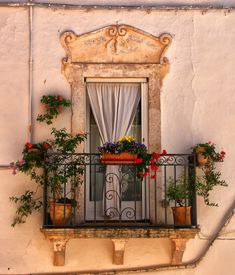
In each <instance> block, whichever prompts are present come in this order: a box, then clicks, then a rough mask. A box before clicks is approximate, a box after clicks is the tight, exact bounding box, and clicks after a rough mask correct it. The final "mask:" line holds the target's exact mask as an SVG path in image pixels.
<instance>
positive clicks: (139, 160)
mask: <svg viewBox="0 0 235 275" xmlns="http://www.w3.org/2000/svg"><path fill="white" fill-rule="evenodd" d="M142 162H143V159H142V158H137V159H135V163H137V164H138V163H142Z"/></svg>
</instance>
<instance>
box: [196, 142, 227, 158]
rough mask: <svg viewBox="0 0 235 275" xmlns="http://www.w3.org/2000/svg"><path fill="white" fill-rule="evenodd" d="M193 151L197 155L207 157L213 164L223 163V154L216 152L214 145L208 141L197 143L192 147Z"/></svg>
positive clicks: (222, 152)
mask: <svg viewBox="0 0 235 275" xmlns="http://www.w3.org/2000/svg"><path fill="white" fill-rule="evenodd" d="M192 149H193V151H194V152H195V153H197V154H202V155H203V156H205V157H209V158H210V159H212V160H213V161H214V162H218V161H223V160H224V157H225V152H224V151H221V152H218V151H217V150H216V145H215V143H212V142H211V141H208V142H206V143H198V144H196V145H195V146H194V147H192Z"/></svg>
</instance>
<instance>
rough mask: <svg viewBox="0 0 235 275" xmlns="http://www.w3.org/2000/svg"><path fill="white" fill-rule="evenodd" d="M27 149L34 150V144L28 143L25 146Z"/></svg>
mask: <svg viewBox="0 0 235 275" xmlns="http://www.w3.org/2000/svg"><path fill="white" fill-rule="evenodd" d="M25 147H27V148H28V149H32V148H33V144H32V143H29V142H27V143H26V144H25Z"/></svg>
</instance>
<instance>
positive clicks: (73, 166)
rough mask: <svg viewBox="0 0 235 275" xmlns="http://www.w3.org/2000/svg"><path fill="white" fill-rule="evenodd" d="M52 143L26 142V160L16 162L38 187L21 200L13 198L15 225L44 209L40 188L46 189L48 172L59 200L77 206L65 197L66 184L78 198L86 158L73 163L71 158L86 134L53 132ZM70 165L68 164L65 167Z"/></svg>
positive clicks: (56, 198)
mask: <svg viewBox="0 0 235 275" xmlns="http://www.w3.org/2000/svg"><path fill="white" fill-rule="evenodd" d="M51 135H52V137H53V139H52V140H50V141H48V142H43V143H37V144H31V143H26V144H25V146H24V149H23V152H22V155H23V160H22V161H18V162H16V163H12V167H13V169H14V172H15V170H19V171H20V172H22V173H24V174H26V175H28V176H30V178H31V180H33V181H34V182H35V183H36V184H37V186H36V191H31V190H27V191H25V193H24V194H23V195H21V196H20V197H16V196H12V197H10V200H11V201H12V202H14V203H16V204H17V207H18V208H17V211H16V216H15V218H14V220H13V223H12V226H15V225H16V224H20V223H25V220H26V218H27V217H28V216H29V215H31V214H32V213H33V212H35V211H38V210H40V209H41V206H42V198H41V197H36V196H37V191H38V188H43V186H44V183H45V172H46V173H47V182H46V184H47V187H48V190H49V191H50V193H51V194H52V197H53V199H54V200H56V201H60V202H61V201H65V200H66V201H68V200H70V202H71V203H72V205H73V206H75V205H76V201H75V199H74V198H71V199H68V198H65V197H63V196H64V195H68V194H65V193H64V187H65V186H66V184H68V183H69V184H70V185H71V188H70V192H69V193H70V197H71V196H73V195H74V192H75V189H76V187H77V186H78V185H79V184H81V183H82V181H83V178H82V175H83V172H84V166H83V159H82V158H80V159H78V158H77V159H76V160H73V159H72V158H71V157H70V155H71V153H74V152H75V150H76V148H77V146H78V145H79V144H81V143H82V142H83V141H84V140H85V139H86V135H84V134H77V135H75V136H72V135H71V134H69V133H67V131H66V130H65V129H61V130H56V129H55V128H53V129H52V132H51ZM48 152H49V153H51V155H50V157H48V158H44V154H45V153H48ZM65 163H66V164H67V165H64V164H65Z"/></svg>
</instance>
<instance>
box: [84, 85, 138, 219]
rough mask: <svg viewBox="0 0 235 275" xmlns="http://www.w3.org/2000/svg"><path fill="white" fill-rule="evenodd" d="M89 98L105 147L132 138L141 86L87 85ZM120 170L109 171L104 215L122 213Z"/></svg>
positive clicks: (116, 167) (115, 167) (112, 215)
mask: <svg viewBox="0 0 235 275" xmlns="http://www.w3.org/2000/svg"><path fill="white" fill-rule="evenodd" d="M87 92H88V98H89V101H90V105H91V109H92V112H93V115H94V118H95V121H96V124H97V126H98V128H99V133H100V136H101V140H102V142H103V143H105V142H114V141H118V140H119V139H120V138H121V137H122V136H126V135H128V133H129V131H130V129H131V125H132V123H133V120H134V117H135V114H136V110H137V106H138V104H139V101H140V84H138V83H87ZM115 174H116V175H118V166H114V165H110V166H107V169H106V184H105V186H104V190H105V194H104V195H105V196H104V212H105V214H106V216H110V217H114V216H116V215H117V214H118V213H119V210H120V207H119V202H120V200H119V198H120V196H121V194H120V186H119V180H118V178H117V176H115Z"/></svg>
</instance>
